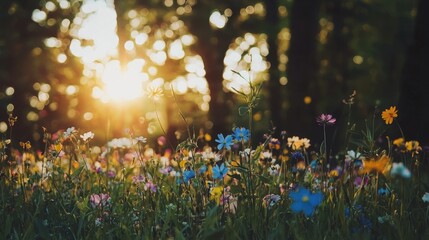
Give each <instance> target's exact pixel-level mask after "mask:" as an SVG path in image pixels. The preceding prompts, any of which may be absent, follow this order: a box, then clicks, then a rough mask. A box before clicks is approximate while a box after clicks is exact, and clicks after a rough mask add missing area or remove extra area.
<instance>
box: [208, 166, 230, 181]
mask: <svg viewBox="0 0 429 240" xmlns="http://www.w3.org/2000/svg"><path fill="white" fill-rule="evenodd" d="M212 171H213V179H222V178H223V177H225V175H226V174H227V173H228V168H227V167H225V164H223V163H222V165H220V167H219V166H218V165H217V164H216V165H215V166H214V167H213V168H212Z"/></svg>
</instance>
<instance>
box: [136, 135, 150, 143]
mask: <svg viewBox="0 0 429 240" xmlns="http://www.w3.org/2000/svg"><path fill="white" fill-rule="evenodd" d="M146 142H147V139H146V138H145V137H143V136H140V137H136V138H135V139H134V141H133V143H135V144H137V143H146Z"/></svg>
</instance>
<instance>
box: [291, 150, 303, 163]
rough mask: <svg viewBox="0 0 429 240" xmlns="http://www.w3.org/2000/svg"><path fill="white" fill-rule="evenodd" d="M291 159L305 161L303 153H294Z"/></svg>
mask: <svg viewBox="0 0 429 240" xmlns="http://www.w3.org/2000/svg"><path fill="white" fill-rule="evenodd" d="M291 157H292V159H293V160H296V161H299V160H304V155H303V154H302V153H301V152H293V153H292V156H291Z"/></svg>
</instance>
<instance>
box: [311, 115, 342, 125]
mask: <svg viewBox="0 0 429 240" xmlns="http://www.w3.org/2000/svg"><path fill="white" fill-rule="evenodd" d="M336 121H337V119H335V118H333V117H332V115H331V114H321V115H320V116H318V117H317V118H316V122H317V123H319V125H334V124H335V122H336Z"/></svg>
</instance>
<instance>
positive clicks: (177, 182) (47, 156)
mask: <svg viewBox="0 0 429 240" xmlns="http://www.w3.org/2000/svg"><path fill="white" fill-rule="evenodd" d="M251 87H252V91H251V92H250V93H249V94H250V95H249V94H244V93H239V94H241V95H243V96H245V97H246V100H247V102H246V104H247V105H246V108H245V109H246V111H247V112H246V114H243V117H244V118H248V125H247V126H237V127H232V128H231V131H229V132H222V133H213V134H211V135H210V134H208V133H204V132H202V133H198V134H197V133H194V132H193V131H192V130H191V129H188V131H187V132H188V133H189V134H188V136H187V138H186V139H185V140H184V141H182V142H181V143H179V144H178V145H177V146H170V145H169V144H168V139H165V137H164V136H162V135H161V136H134V135H133V134H132V133H130V134H129V136H124V137H123V138H115V139H109V140H108V142H106V143H105V144H104V145H101V146H95V145H93V144H92V142H91V141H92V139H93V138H94V133H93V132H91V131H90V129H88V130H89V131H86V132H85V131H81V130H80V128H79V127H77V126H74V127H73V126H72V127H69V128H67V129H64V130H59V131H57V132H48V131H47V130H46V129H44V136H43V143H44V148H43V149H34V148H33V147H32V143H31V142H19V143H16V142H14V135H13V129H14V128H13V127H14V125H15V124H19V121H20V119H16V118H15V117H14V116H13V115H10V117H9V132H8V133H7V134H5V135H3V136H1V143H0V159H1V179H0V188H1V190H0V191H1V195H0V206H1V207H0V212H1V220H0V223H1V224H0V239H429V227H428V226H429V174H428V169H429V168H428V163H427V161H428V159H427V149H424V147H422V146H420V144H419V142H418V141H415V140H413V139H407V138H406V133H405V132H402V130H400V129H401V127H400V125H399V123H398V122H397V117H398V115H400V114H401V111H400V109H397V108H396V107H395V106H392V107H390V108H387V109H386V110H382V111H375V112H374V114H373V115H371V116H368V119H367V121H365V122H366V124H364V125H362V127H359V125H356V124H355V122H357V120H355V119H352V118H350V117H349V118H346V119H339V118H338V117H337V116H333V115H332V114H327V113H323V114H320V116H314V120H313V121H314V124H315V125H319V130H320V132H319V136H320V138H318V139H307V138H306V137H305V136H295V135H294V134H293V133H289V132H285V131H282V132H278V131H277V130H276V129H271V130H268V131H267V133H266V134H265V135H264V137H263V139H254V138H253V135H252V134H253V130H252V126H253V122H252V117H249V116H252V110H253V107H254V106H255V104H256V101H257V99H258V96H257V95H259V94H260V93H259V91H258V87H254V86H251ZM252 94H253V95H252ZM159 95H160V94H159ZM160 96H162V95H160ZM350 98H354V95H351V96H350ZM353 102H354V101H353V100H352V99H346V100H345V101H344V103H345V105H344V104H343V105H344V106H345V107H344V108H345V110H346V111H353ZM339 104H341V103H339ZM345 115H346V116H353V114H345ZM341 122H343V123H344V125H345V126H346V128H345V129H344V132H342V133H340V134H342V136H344V138H343V139H344V140H343V141H342V142H341V144H340V145H341V146H339V147H336V148H335V149H339V150H338V151H337V152H333V150H332V149H334V148H333V146H332V144H333V143H332V141H330V138H331V137H332V136H331V134H328V130H331V129H334V128H337V127H338V125H339V124H340V123H341ZM392 128H395V129H396V130H398V131H397V132H400V133H401V135H399V136H389V135H388V134H387V132H388V131H387V130H388V129H392ZM82 129H83V126H82ZM399 130H400V131H399ZM148 139H155V141H149V140H148ZM156 139H157V140H156ZM15 146H16V147H15Z"/></svg>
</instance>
